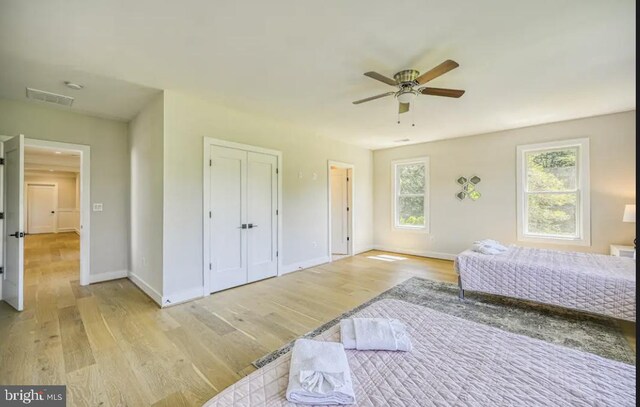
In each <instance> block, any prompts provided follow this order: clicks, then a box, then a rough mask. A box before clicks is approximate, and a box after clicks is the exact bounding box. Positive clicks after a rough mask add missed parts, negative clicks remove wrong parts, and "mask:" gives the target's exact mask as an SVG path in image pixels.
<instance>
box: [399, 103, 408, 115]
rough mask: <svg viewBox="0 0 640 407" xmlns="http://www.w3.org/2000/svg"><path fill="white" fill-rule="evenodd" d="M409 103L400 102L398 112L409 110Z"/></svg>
mask: <svg viewBox="0 0 640 407" xmlns="http://www.w3.org/2000/svg"><path fill="white" fill-rule="evenodd" d="M409 106H410V105H409V103H402V102H400V104H399V106H398V114H402V113H407V112H408V111H409Z"/></svg>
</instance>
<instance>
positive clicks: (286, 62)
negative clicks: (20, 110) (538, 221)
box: [0, 0, 636, 148]
mask: <svg viewBox="0 0 640 407" xmlns="http://www.w3.org/2000/svg"><path fill="white" fill-rule="evenodd" d="M0 2H1V3H0V4H1V7H2V10H1V12H0V38H2V40H1V41H0V60H2V61H5V62H4V63H3V68H2V69H3V70H4V69H5V68H6V66H13V64H16V65H17V67H18V68H16V69H13V70H11V69H10V71H12V74H11V76H10V77H9V78H8V79H6V80H2V81H0V95H5V96H9V97H16V96H17V94H18V93H19V92H18V91H19V90H20V89H19V88H23V87H24V86H25V85H26V84H36V83H43V85H39V86H41V87H43V88H44V90H50V89H49V88H47V87H46V85H47V81H49V82H48V83H58V84H60V83H61V82H62V81H64V80H77V79H75V77H73V73H74V72H76V73H78V75H80V76H81V75H82V74H80V73H81V72H84V73H87V75H89V74H90V75H93V77H95V78H96V81H95V82H93V83H91V86H89V84H88V83H87V84H86V85H87V88H86V89H84V90H82V91H80V92H76V94H79V93H85V92H86V93H89V92H92V88H94V86H95V88H96V89H98V90H99V92H98V93H96V94H94V95H92V96H91V101H92V103H93V104H92V105H91V109H90V110H94V111H98V112H102V113H104V114H108V115H114V116H120V117H123V118H129V117H131V116H132V115H134V114H135V112H136V111H137V108H138V107H136V106H123V105H121V100H120V99H118V98H116V97H115V96H114V93H118V89H117V88H115V89H111V87H110V86H101V80H103V81H104V84H107V83H108V82H109V81H115V80H117V81H126V82H128V83H135V84H139V85H142V86H144V87H148V88H154V89H171V90H180V91H183V92H188V93H192V94H196V95H199V96H202V97H205V98H208V99H212V100H214V101H218V102H221V103H225V104H227V105H229V106H231V107H236V108H240V109H243V110H245V111H249V112H254V113H257V114H265V115H269V116H272V117H274V118H278V119H283V120H288V121H291V122H293V123H295V124H296V125H300V126H303V127H306V128H308V129H310V130H312V131H315V132H317V133H319V134H323V135H327V136H330V137H334V138H338V139H341V140H344V141H346V142H349V143H354V144H358V145H361V146H364V147H369V148H383V147H388V146H393V145H397V144H395V143H393V140H397V139H403V138H409V139H411V141H410V143H414V142H420V141H428V140H436V139H443V138H449V137H458V136H463V135H470V134H478V133H483V132H488V131H494V130H501V129H508V128H515V127H522V126H528V125H533V124H538V123H545V122H552V121H559V120H566V119H572V118H578V117H585V116H591V115H597V114H604V113H611V112H618V111H625V110H631V109H635V107H636V105H635V58H636V57H635V47H636V44H635V2H634V1H633V0H616V1H605V0H565V1H558V0H536V1H513V0H483V1H473V0H450V1H426V0H422V1H419V0H397V1H388V0H352V1H342V0H325V1H316V2H310V1H301V0H272V1H264V2H260V1H240V0H239V1H218V0H215V1H212V0H183V1H180V2H176V1H157V0H138V1H128V2H120V1H118V2H116V1H107V0H104V1H98V0H30V1H19V0H15V1H8V0H0ZM445 59H453V60H455V61H457V62H458V63H459V64H460V67H459V68H457V69H455V70H454V71H451V72H449V73H448V74H446V75H444V76H442V77H440V78H437V79H435V80H434V81H432V82H430V86H434V87H452V88H459V89H465V90H466V91H467V93H466V94H465V95H464V96H463V97H462V98H461V99H449V98H441V97H433V96H420V97H419V98H418V100H417V101H416V103H414V106H413V107H412V110H411V113H408V114H405V115H403V116H406V117H403V123H402V124H400V125H398V124H396V120H397V105H396V103H397V102H396V101H395V100H394V99H393V98H387V99H381V100H377V101H372V102H369V103H366V104H362V105H358V106H356V105H352V104H351V101H353V100H356V99H360V98H364V97H367V96H372V95H376V94H379V93H383V92H386V91H388V90H393V88H391V87H388V86H387V85H385V84H382V83H379V82H376V81H374V80H372V79H369V78H367V77H365V76H363V75H362V73H364V72H366V71H370V70H375V71H378V72H380V73H382V74H384V75H388V76H392V75H393V74H394V73H395V72H397V71H399V70H401V69H406V68H415V69H418V70H420V71H423V72H424V71H426V70H428V69H430V68H432V67H433V66H435V65H437V64H439V63H440V62H442V61H444V60H445ZM67 72H69V73H68V74H67ZM3 75H4V72H3ZM107 78H110V79H107ZM81 79H82V80H85V79H84V77H81ZM16 84H19V86H18V85H16ZM33 86H36V85H33ZM13 88H16V89H13ZM51 90H54V91H55V89H51ZM21 92H24V90H23V89H22V90H21ZM69 93H71V92H70V91H69V92H66V94H69ZM78 105H80V103H78ZM116 105H118V106H116ZM117 109H121V111H118V112H117V114H116V113H115V112H116V110H117ZM412 115H413V116H412ZM412 121H413V122H415V124H416V125H415V127H411V126H410V123H411V122H412Z"/></svg>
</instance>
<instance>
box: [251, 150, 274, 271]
mask: <svg viewBox="0 0 640 407" xmlns="http://www.w3.org/2000/svg"><path fill="white" fill-rule="evenodd" d="M247 154H248V155H247V158H248V159H247V204H246V206H247V223H248V224H247V237H248V238H247V264H248V268H249V270H248V275H249V282H252V281H256V280H262V279H263V278H268V277H274V276H276V275H277V274H278V259H277V249H278V218H277V215H276V210H277V208H278V176H277V173H276V169H277V167H278V157H276V156H274V155H270V154H261V153H253V152H249V153H247Z"/></svg>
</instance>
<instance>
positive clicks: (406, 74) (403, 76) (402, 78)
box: [393, 69, 420, 85]
mask: <svg viewBox="0 0 640 407" xmlns="http://www.w3.org/2000/svg"><path fill="white" fill-rule="evenodd" d="M419 75H420V72H418V71H416V70H415V69H405V70H404V71H400V72H398V73H397V74H395V75H393V79H395V80H396V82H398V84H400V85H402V84H405V83H409V84H413V83H414V82H415V80H416V78H417V77H418V76H419Z"/></svg>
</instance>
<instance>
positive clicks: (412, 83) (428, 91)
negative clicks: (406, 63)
mask: <svg viewBox="0 0 640 407" xmlns="http://www.w3.org/2000/svg"><path fill="white" fill-rule="evenodd" d="M458 66H459V65H458V63H457V62H455V61H452V60H450V59H447V60H446V61H444V62H443V63H441V64H440V65H438V66H436V67H435V68H433V69H432V70H430V71H428V72H425V73H423V74H422V75H420V72H418V71H416V70H415V69H406V70H404V71H400V72H398V73H396V74H395V75H393V79H391V78H388V77H386V76H384V75H381V74H379V73H377V72H365V76H368V77H369V78H372V79H375V80H377V81H380V82H384V83H386V84H387V85H391V86H397V87H398V91H397V92H387V93H383V94H381V95H376V96H371V97H368V98H365V99H360V100H356V101H355V102H353V104H354V105H358V104H360V103H364V102H369V101H371V100H375V99H380V98H383V97H387V96H391V95H394V96H395V97H396V99H398V102H399V103H400V105H399V107H398V113H406V112H408V111H409V106H410V104H411V102H412V101H413V99H415V97H416V96H418V95H419V94H423V95H432V96H446V97H450V98H459V97H460V96H462V95H463V94H464V90H459V89H443V88H429V87H426V86H425V87H422V88H418V89H416V87H417V86H419V85H424V84H425V83H427V82H429V81H430V80H432V79H435V78H437V77H438V76H440V75H444V74H445V73H447V72H449V71H450V70H452V69H455V68H457V67H458Z"/></svg>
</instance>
